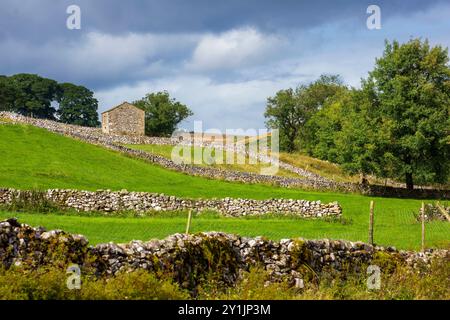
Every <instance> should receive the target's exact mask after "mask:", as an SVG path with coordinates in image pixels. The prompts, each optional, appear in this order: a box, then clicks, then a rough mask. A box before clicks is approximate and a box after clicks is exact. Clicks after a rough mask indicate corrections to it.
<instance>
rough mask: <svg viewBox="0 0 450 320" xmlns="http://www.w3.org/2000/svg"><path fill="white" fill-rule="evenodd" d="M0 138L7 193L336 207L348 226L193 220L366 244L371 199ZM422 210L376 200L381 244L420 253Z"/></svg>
mask: <svg viewBox="0 0 450 320" xmlns="http://www.w3.org/2000/svg"><path fill="white" fill-rule="evenodd" d="M0 137H1V139H0V163H1V166H0V186H1V187H12V188H18V189H32V188H36V189H47V188H74V189H84V190H96V189H111V190H120V189H128V190H132V191H149V192H162V193H166V194H169V195H177V196H183V197H203V198H211V197H244V198H253V199H266V198H293V199H305V200H321V201H322V202H332V201H338V202H339V203H340V205H341V206H342V208H343V215H344V218H345V219H347V220H349V221H351V223H350V224H347V225H342V224H339V223H330V222H324V221H318V220H316V221H306V220H297V219H294V220H289V219H288V220H286V219H249V220H247V219H232V218H227V219H225V218H217V217H198V218H196V219H195V220H194V223H193V227H192V231H193V232H196V231H211V230H216V231H226V232H232V233H238V234H241V235H244V236H255V235H262V236H267V237H269V238H273V239H280V238H288V237H297V236H302V237H305V238H323V237H328V238H342V239H348V240H362V241H366V240H367V228H368V208H369V202H370V200H372V199H373V198H370V197H365V196H361V195H357V194H339V193H325V192H324V193H322V192H310V191H302V190H298V189H286V188H279V187H272V186H267V185H246V184H240V183H229V182H224V181H218V180H210V179H205V178H200V177H192V176H188V175H185V174H181V173H178V172H174V171H169V170H166V169H163V168H161V167H158V166H156V165H152V164H149V163H146V162H144V161H141V160H137V159H132V158H129V157H126V156H123V155H121V154H119V153H116V152H113V151H109V150H105V149H103V148H101V147H97V146H93V145H90V144H87V143H83V142H80V141H75V140H73V139H70V138H66V137H63V136H59V135H56V134H52V133H50V132H47V131H45V130H43V129H38V128H35V127H30V126H19V125H9V124H8V125H0ZM420 205H421V202H420V201H418V200H405V199H388V198H376V199H375V225H376V228H375V240H376V242H377V243H379V244H384V245H395V246H397V247H399V248H407V249H411V248H416V249H417V248H418V247H419V244H420V224H418V223H417V222H416V221H415V220H414V216H413V212H417V211H418V210H419V208H420ZM0 216H1V217H2V218H6V217H10V216H19V218H21V219H22V220H23V222H25V223H29V224H31V225H43V226H45V227H47V228H49V229H52V228H59V229H64V230H67V231H70V232H75V233H81V234H85V235H86V236H88V238H90V240H91V241H93V242H94V243H96V242H104V241H120V242H123V241H129V240H131V239H142V240H146V239H150V238H161V237H164V236H167V235H169V234H171V233H175V232H183V231H184V226H185V220H186V219H185V217H180V216H178V217H170V218H169V217H164V216H157V217H152V218H106V217H78V216H62V215H56V214H24V213H21V214H16V213H5V212H2V213H1V214H0ZM427 230H428V232H427V243H428V244H429V245H430V246H433V247H435V246H440V247H448V246H449V244H450V240H449V239H450V237H449V234H450V228H449V223H447V222H435V223H430V224H427Z"/></svg>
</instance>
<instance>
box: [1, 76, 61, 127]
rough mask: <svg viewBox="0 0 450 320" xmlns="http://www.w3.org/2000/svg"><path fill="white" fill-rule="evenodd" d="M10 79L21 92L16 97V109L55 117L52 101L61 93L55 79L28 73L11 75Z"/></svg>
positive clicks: (44, 116)
mask: <svg viewBox="0 0 450 320" xmlns="http://www.w3.org/2000/svg"><path fill="white" fill-rule="evenodd" d="M8 80H9V81H10V83H11V85H13V86H14V87H15V88H16V89H17V90H18V91H19V92H20V94H19V95H17V96H16V97H15V102H14V104H15V111H17V112H19V113H21V114H23V115H27V116H33V117H37V118H47V119H54V114H55V111H56V110H55V108H53V107H52V102H53V101H56V99H57V97H58V95H59V94H60V87H59V86H58V83H57V82H56V81H55V80H52V79H47V78H43V77H40V76H38V75H36V74H27V73H20V74H16V75H13V76H10V77H8Z"/></svg>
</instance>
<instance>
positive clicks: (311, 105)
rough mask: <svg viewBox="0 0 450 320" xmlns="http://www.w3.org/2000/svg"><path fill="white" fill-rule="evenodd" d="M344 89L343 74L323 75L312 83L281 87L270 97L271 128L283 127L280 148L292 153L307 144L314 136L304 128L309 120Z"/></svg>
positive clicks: (269, 124) (269, 119)
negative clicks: (286, 87)
mask: <svg viewBox="0 0 450 320" xmlns="http://www.w3.org/2000/svg"><path fill="white" fill-rule="evenodd" d="M342 90H345V87H344V86H343V84H342V81H341V79H340V77H339V76H336V75H322V76H321V77H320V78H319V79H318V80H316V81H314V82H312V83H310V84H308V85H301V86H298V87H297V88H296V89H287V90H280V91H278V92H277V93H276V95H275V96H274V97H269V98H268V99H267V105H266V111H265V113H264V116H265V117H266V119H267V120H266V125H267V126H268V127H269V128H272V129H278V130H279V133H280V149H281V150H285V151H288V152H291V151H294V150H295V149H298V148H299V147H303V146H306V145H307V144H308V141H310V139H312V137H311V135H310V133H309V132H306V131H305V130H304V129H305V124H306V122H307V121H308V120H309V119H310V118H311V117H312V115H313V114H314V113H316V112H317V111H318V110H320V109H321V108H322V107H323V106H324V104H325V103H327V101H328V100H330V99H332V97H334V96H335V95H336V94H337V93H338V92H340V91H342Z"/></svg>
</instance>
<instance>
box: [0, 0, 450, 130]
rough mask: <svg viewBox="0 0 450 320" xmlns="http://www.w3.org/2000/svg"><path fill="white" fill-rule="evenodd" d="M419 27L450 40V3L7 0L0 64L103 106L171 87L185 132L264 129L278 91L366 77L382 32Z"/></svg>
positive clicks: (394, 36) (410, 34) (5, 70)
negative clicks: (64, 85) (73, 24)
mask: <svg viewBox="0 0 450 320" xmlns="http://www.w3.org/2000/svg"><path fill="white" fill-rule="evenodd" d="M70 5H77V6H78V7H79V8H80V10H81V28H80V29H72V30H71V29H68V28H67V25H66V21H67V19H68V18H69V16H70V14H68V13H67V12H66V11H67V8H68V7H69V6H70ZM369 5H378V6H379V8H380V9H381V29H375V30H370V29H368V28H367V25H366V21H367V19H368V18H369V16H370V15H371V14H370V13H367V8H368V6H369ZM416 37H421V38H423V39H425V38H427V39H429V41H430V43H431V44H432V45H438V44H439V45H442V46H444V47H448V46H450V1H448V0H447V1H440V0H428V1H422V0H408V1H404V0H388V1H375V0H371V1H366V0H335V1H331V0H330V1H323V0H314V1H302V0H296V1H294V0H278V1H268V0H238V1H236V0H227V1H218V0H165V1H153V0H148V1H140V0H134V1H133V0H128V1H123V0H96V1H92V0H78V1H77V0H70V1H65V0H59V1H55V0H21V1H17V0H0V61H1V62H0V74H4V75H12V74H16V73H36V74H39V75H41V76H44V77H48V78H52V79H55V80H57V81H58V82H72V83H75V84H78V85H83V86H86V87H88V88H89V89H91V90H92V91H93V92H94V94H95V97H96V98H97V99H98V101H99V111H100V112H102V111H105V110H107V109H109V108H111V107H113V106H115V105H117V104H120V103H122V102H123V101H129V102H132V101H135V100H138V99H140V98H142V97H143V96H145V94H147V93H150V92H157V91H162V90H167V91H168V92H169V93H170V95H171V96H172V97H173V98H175V99H176V100H178V101H180V102H182V103H184V104H186V105H187V106H188V107H189V108H190V109H191V110H192V111H193V112H194V115H193V116H192V117H190V118H188V119H187V120H185V121H183V122H182V123H181V124H180V127H181V128H185V129H188V130H191V129H193V123H194V121H202V122H203V130H206V129H219V130H222V131H225V130H226V129H239V128H242V129H255V130H258V129H263V128H265V119H264V110H265V106H266V101H267V98H268V97H270V96H273V95H274V94H275V93H276V92H277V91H278V90H281V89H287V88H294V87H296V86H298V85H301V84H307V83H309V82H311V81H314V80H315V79H317V78H318V77H319V76H320V75H321V74H339V75H341V77H342V79H343V80H344V82H345V83H346V84H348V85H349V86H354V87H358V86H359V85H360V81H361V78H365V77H367V74H368V72H369V71H370V70H372V69H373V67H374V63H375V59H376V58H377V57H380V56H381V55H382V53H383V48H384V42H385V41H386V40H388V41H392V40H398V41H400V42H406V41H408V40H409V39H411V38H416Z"/></svg>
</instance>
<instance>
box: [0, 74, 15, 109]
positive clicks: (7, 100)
mask: <svg viewBox="0 0 450 320" xmlns="http://www.w3.org/2000/svg"><path fill="white" fill-rule="evenodd" d="M19 95H20V91H19V90H18V89H17V88H16V87H15V86H14V85H13V84H12V83H11V81H10V80H9V78H8V77H6V76H0V111H15V108H16V104H15V102H16V100H17V99H18V97H19Z"/></svg>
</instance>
